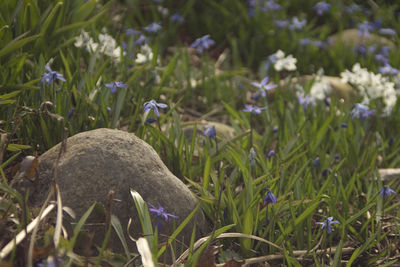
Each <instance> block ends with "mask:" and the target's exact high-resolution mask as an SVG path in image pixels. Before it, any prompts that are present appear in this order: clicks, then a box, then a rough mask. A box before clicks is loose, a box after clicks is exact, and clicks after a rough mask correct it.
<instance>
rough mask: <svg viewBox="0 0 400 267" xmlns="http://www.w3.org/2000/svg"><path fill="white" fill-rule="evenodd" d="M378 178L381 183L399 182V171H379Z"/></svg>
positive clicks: (396, 169) (394, 169)
mask: <svg viewBox="0 0 400 267" xmlns="http://www.w3.org/2000/svg"><path fill="white" fill-rule="evenodd" d="M378 171H379V176H380V177H381V179H382V181H384V182H390V181H393V180H398V181H400V169H399V168H393V169H379V170H378Z"/></svg>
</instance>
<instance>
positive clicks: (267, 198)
mask: <svg viewBox="0 0 400 267" xmlns="http://www.w3.org/2000/svg"><path fill="white" fill-rule="evenodd" d="M276 202H277V200H276V197H275V196H274V193H272V191H271V190H269V189H268V191H267V194H266V195H265V198H264V201H263V204H264V205H265V204H269V203H271V204H274V203H276Z"/></svg>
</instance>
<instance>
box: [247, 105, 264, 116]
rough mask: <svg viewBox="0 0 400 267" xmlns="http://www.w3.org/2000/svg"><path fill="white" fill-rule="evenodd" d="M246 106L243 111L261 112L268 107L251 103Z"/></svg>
mask: <svg viewBox="0 0 400 267" xmlns="http://www.w3.org/2000/svg"><path fill="white" fill-rule="evenodd" d="M244 106H245V109H242V111H244V112H251V113H252V114H260V113H261V111H262V110H263V109H266V108H265V107H264V108H259V107H257V106H251V105H244Z"/></svg>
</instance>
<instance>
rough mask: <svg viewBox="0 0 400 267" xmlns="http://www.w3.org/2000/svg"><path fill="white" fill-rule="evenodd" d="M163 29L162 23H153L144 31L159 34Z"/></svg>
mask: <svg viewBox="0 0 400 267" xmlns="http://www.w3.org/2000/svg"><path fill="white" fill-rule="evenodd" d="M161 28H162V27H161V24H160V23H157V22H153V23H151V24H149V25H147V26H146V27H144V28H143V29H144V30H145V31H146V32H150V33H156V32H158V31H159V30H161Z"/></svg>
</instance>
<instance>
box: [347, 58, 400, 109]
mask: <svg viewBox="0 0 400 267" xmlns="http://www.w3.org/2000/svg"><path fill="white" fill-rule="evenodd" d="M340 76H341V77H342V82H345V83H351V84H352V85H353V86H355V87H356V88H357V89H358V90H359V93H360V95H361V97H363V101H369V100H370V99H375V98H382V100H383V103H384V104H385V110H384V112H385V113H386V115H389V114H390V112H391V111H392V108H393V106H394V105H395V103H396V100H397V93H396V89H395V88H394V83H393V82H390V81H389V79H388V78H387V77H384V76H382V75H381V74H375V73H373V72H369V71H368V70H367V69H366V68H361V66H360V64H359V63H356V64H354V66H353V68H352V71H349V70H345V71H344V72H342V73H341V74H340Z"/></svg>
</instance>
